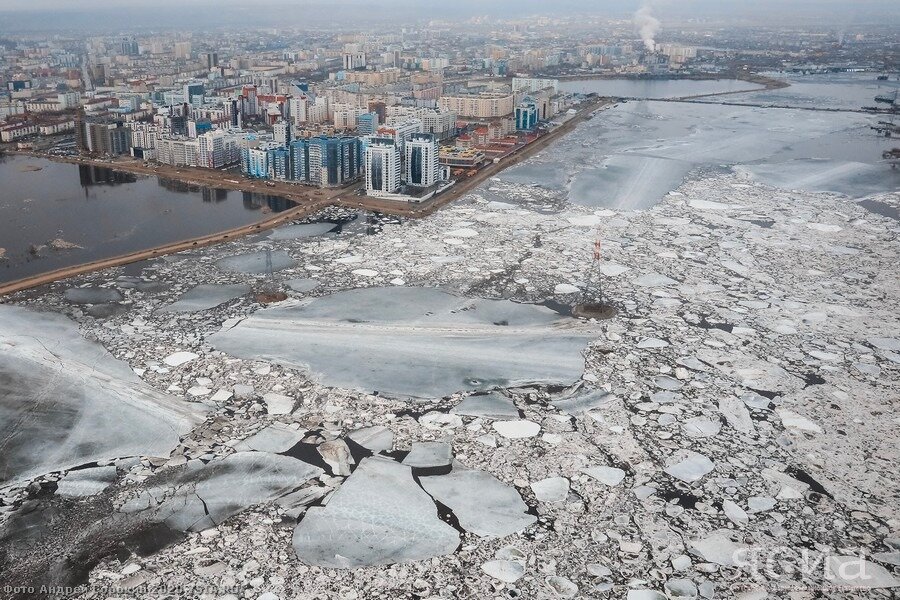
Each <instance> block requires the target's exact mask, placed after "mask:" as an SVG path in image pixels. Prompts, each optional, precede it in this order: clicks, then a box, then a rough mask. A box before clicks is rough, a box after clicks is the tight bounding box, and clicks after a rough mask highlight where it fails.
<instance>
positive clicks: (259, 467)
mask: <svg viewBox="0 0 900 600" xmlns="http://www.w3.org/2000/svg"><path fill="white" fill-rule="evenodd" d="M322 473H324V471H323V470H322V469H321V468H319V467H316V466H313V465H311V464H309V463H305V462H303V461H302V460H298V459H296V458H291V457H289V456H282V455H279V454H271V453H268V452H237V453H235V454H231V455H229V456H227V457H226V458H225V459H223V460H217V461H213V462H210V463H209V464H208V465H206V466H203V467H200V468H192V469H186V470H185V472H184V474H183V475H182V476H181V477H179V478H178V479H176V480H175V481H173V482H172V483H171V484H169V485H163V486H158V487H157V488H154V489H151V490H148V491H147V493H146V494H144V495H141V496H138V497H137V498H136V499H135V500H133V501H132V502H130V503H128V504H126V506H125V507H123V510H124V511H126V512H132V511H133V510H134V508H135V507H140V506H148V507H151V508H153V509H154V510H153V513H152V515H151V516H150V517H149V518H150V519H151V520H153V521H159V522H165V524H166V525H167V526H168V527H170V528H172V529H176V530H179V531H203V530H204V529H209V528H210V527H215V526H216V525H218V524H219V523H221V522H223V521H224V520H226V519H227V518H229V517H231V516H234V515H236V514H238V513H239V512H241V511H243V510H244V509H246V508H247V507H249V506H253V505H255V504H261V503H263V502H268V501H271V500H275V499H276V498H279V497H281V496H283V495H285V494H287V493H288V492H290V491H291V490H293V489H295V488H298V487H300V486H301V485H303V484H304V483H306V482H307V481H309V480H310V479H312V478H313V477H318V476H319V475H321V474H322ZM166 489H171V490H173V491H174V494H173V495H172V496H171V497H170V498H168V499H167V500H166V501H165V502H163V503H162V504H161V505H160V506H159V507H153V504H154V502H153V501H152V499H153V498H159V497H160V496H161V495H162V494H163V493H165V490H166Z"/></svg>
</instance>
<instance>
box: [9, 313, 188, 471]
mask: <svg viewBox="0 0 900 600" xmlns="http://www.w3.org/2000/svg"><path fill="white" fill-rule="evenodd" d="M200 415H201V411H200V409H198V408H197V407H196V405H189V404H186V403H184V402H181V401H179V400H177V399H176V398H174V397H172V396H169V395H167V394H163V393H160V392H157V391H156V390H154V389H152V388H150V387H149V386H147V385H145V384H144V383H143V382H142V381H141V380H140V379H139V378H138V377H137V376H136V375H135V374H134V372H132V370H131V369H130V368H128V365H126V364H125V363H123V362H119V361H117V360H115V359H114V358H113V357H112V355H110V354H109V353H108V352H107V351H106V350H105V349H104V348H103V347H102V346H100V345H99V344H96V343H92V342H89V341H87V340H85V339H84V338H82V337H81V335H80V334H79V332H78V327H77V326H76V325H75V323H73V322H72V321H69V320H68V319H67V318H65V317H63V316H60V315H55V314H50V313H38V312H33V311H29V310H25V309H21V308H16V307H12V306H0V483H11V482H16V481H24V480H27V479H29V478H31V477H34V476H35V475H41V474H43V473H47V472H50V471H58V470H62V469H69V468H71V467H75V466H78V465H82V464H85V463H89V462H94V461H98V460H103V459H110V458H117V457H124V456H140V455H145V456H146V455H150V456H166V455H168V454H169V452H170V451H171V450H172V448H174V447H175V446H176V445H177V444H178V441H179V437H180V436H181V435H182V434H185V433H187V432H188V431H190V429H191V428H192V427H193V426H194V425H196V424H197V423H199V422H200V420H201V419H200Z"/></svg>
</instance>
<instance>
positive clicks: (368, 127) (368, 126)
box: [356, 112, 378, 135]
mask: <svg viewBox="0 0 900 600" xmlns="http://www.w3.org/2000/svg"><path fill="white" fill-rule="evenodd" d="M377 130H378V113H374V112H368V113H362V114H361V115H357V117H356V132H357V133H358V134H359V135H374V134H375V132H376V131H377Z"/></svg>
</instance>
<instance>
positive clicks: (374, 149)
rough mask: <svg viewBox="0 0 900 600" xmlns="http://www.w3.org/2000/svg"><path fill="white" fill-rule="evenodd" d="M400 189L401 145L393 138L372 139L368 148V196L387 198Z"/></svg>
mask: <svg viewBox="0 0 900 600" xmlns="http://www.w3.org/2000/svg"><path fill="white" fill-rule="evenodd" d="M399 189H400V147H399V145H398V144H396V143H395V142H394V140H393V139H391V138H381V137H375V138H371V139H370V140H369V143H368V145H367V146H366V195H368V196H387V195H390V194H396V193H397V191H398V190H399Z"/></svg>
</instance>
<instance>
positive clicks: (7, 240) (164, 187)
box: [0, 156, 294, 283]
mask: <svg viewBox="0 0 900 600" xmlns="http://www.w3.org/2000/svg"><path fill="white" fill-rule="evenodd" d="M0 181H2V182H3V196H2V198H0V212H2V214H3V215H4V219H3V220H2V222H0V248H2V249H3V250H0V283H2V282H7V281H13V280H16V279H20V278H22V277H28V276H31V275H37V274H39V273H44V272H47V271H52V270H54V269H59V268H62V267H67V266H72V265H77V264H82V263H85V262H90V261H93V260H99V259H103V258H110V257H113V256H119V255H122V254H127V253H130V252H135V251H139V250H145V249H148V248H153V247H156V246H160V245H163V244H167V243H172V242H177V241H180V240H185V239H189V238H193V237H198V236H202V235H208V234H212V233H216V232H219V231H225V230H227V229H231V228H234V227H240V226H241V225H247V224H250V223H254V222H256V221H259V220H261V219H263V218H265V216H266V215H267V214H268V213H271V212H280V211H282V210H285V209H287V208H290V207H292V206H294V203H293V202H290V201H288V200H284V199H281V198H276V197H272V196H267V195H264V194H254V193H246V192H237V191H230V190H224V189H209V188H202V187H199V186H189V185H187V184H184V183H181V182H176V181H172V180H167V179H162V178H156V177H141V176H137V175H132V174H129V173H122V172H118V171H113V170H111V169H105V168H98V167H89V166H83V165H73V164H67V163H57V162H52V161H48V160H44V159H39V158H32V157H28V156H6V157H3V158H0ZM4 251H5V252H4Z"/></svg>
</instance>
